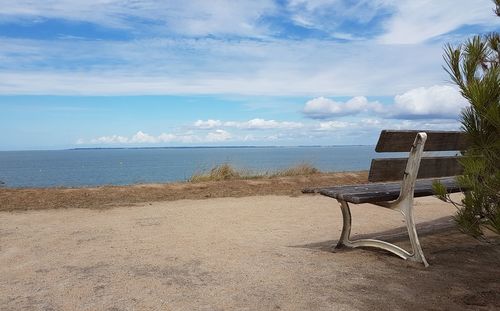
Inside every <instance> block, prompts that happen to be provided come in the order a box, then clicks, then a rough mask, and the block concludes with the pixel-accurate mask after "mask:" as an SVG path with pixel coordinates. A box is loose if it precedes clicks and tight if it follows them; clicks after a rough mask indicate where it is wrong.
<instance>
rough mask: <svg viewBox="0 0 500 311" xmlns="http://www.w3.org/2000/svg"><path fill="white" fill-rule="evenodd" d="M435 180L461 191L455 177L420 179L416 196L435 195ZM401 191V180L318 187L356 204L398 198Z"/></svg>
mask: <svg viewBox="0 0 500 311" xmlns="http://www.w3.org/2000/svg"><path fill="white" fill-rule="evenodd" d="M435 180H439V181H440V182H441V183H442V184H443V185H444V186H445V187H446V188H447V189H448V192H449V193H453V192H460V188H459V186H458V183H457V182H456V179H455V177H447V178H438V179H420V180H417V182H416V183H415V192H414V197H423V196H429V195H433V194H434V192H433V190H432V183H433V182H434V181H435ZM400 191H401V183H400V182H391V183H371V184H363V185H349V186H337V187H329V188H319V189H316V192H317V193H320V194H322V195H325V196H328V197H331V198H335V199H339V200H344V201H346V202H351V203H355V204H360V203H376V202H385V201H392V200H396V199H397V198H398V197H399V194H400Z"/></svg>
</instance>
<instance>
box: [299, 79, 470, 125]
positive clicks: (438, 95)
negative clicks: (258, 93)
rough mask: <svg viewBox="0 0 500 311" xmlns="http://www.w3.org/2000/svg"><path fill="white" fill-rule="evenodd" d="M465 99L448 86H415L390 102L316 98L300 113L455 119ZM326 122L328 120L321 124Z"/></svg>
mask: <svg viewBox="0 0 500 311" xmlns="http://www.w3.org/2000/svg"><path fill="white" fill-rule="evenodd" d="M467 105H468V102H467V101H466V100H465V99H464V98H463V97H462V96H461V95H460V93H459V91H458V90H457V89H456V88H454V87H451V86H448V85H434V86H431V87H428V88H426V87H419V88H415V89H411V90H409V91H406V92H404V93H403V94H400V95H396V96H395V97H394V103H392V104H388V105H382V104H381V103H379V102H369V101H368V100H367V99H366V97H363V96H357V97H353V98H351V99H349V100H348V101H346V102H339V101H334V100H331V99H329V98H325V97H317V98H314V99H311V100H309V101H308V102H306V104H305V106H304V109H303V110H302V112H303V113H304V115H305V116H306V117H309V118H311V119H332V118H337V117H342V116H354V115H358V114H369V115H377V116H380V117H383V118H396V119H418V118H426V119H433V118H435V119H456V118H457V117H458V115H459V114H460V111H461V110H462V109H463V108H464V107H466V106H467ZM325 124H328V123H325Z"/></svg>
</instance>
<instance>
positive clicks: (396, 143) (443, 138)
mask: <svg viewBox="0 0 500 311" xmlns="http://www.w3.org/2000/svg"><path fill="white" fill-rule="evenodd" d="M419 132H425V133H427V141H426V143H425V148H424V151H448V150H465V149H467V146H468V143H467V137H466V136H465V133H464V132H458V131H425V130H422V131H400V130H398V131H396V130H383V131H382V133H380V138H379V140H378V143H377V146H376V147H375V151H377V152H409V151H410V149H411V146H412V144H413V141H414V140H415V136H416V135H417V133H419Z"/></svg>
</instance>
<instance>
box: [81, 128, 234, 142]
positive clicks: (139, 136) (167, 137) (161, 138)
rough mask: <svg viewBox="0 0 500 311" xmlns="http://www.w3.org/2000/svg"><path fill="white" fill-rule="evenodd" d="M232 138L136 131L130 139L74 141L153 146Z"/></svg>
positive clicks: (112, 137)
mask: <svg viewBox="0 0 500 311" xmlns="http://www.w3.org/2000/svg"><path fill="white" fill-rule="evenodd" d="M231 138H232V135H231V134H230V133H229V132H227V131H224V130H215V131H213V132H209V133H207V134H206V135H193V134H191V133H189V132H188V133H180V134H172V133H162V134H160V135H158V136H153V135H150V134H148V133H144V132H143V131H138V132H137V133H135V134H134V135H132V136H131V137H127V136H120V135H110V136H101V137H97V138H92V139H89V140H85V139H83V138H79V139H78V140H77V141H76V144H77V145H115V144H121V145H140V144H142V145H144V144H149V145H154V144H159V143H182V144H191V143H202V144H203V143H213V142H222V141H227V140H230V139H231Z"/></svg>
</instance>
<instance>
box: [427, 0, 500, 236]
mask: <svg viewBox="0 0 500 311" xmlns="http://www.w3.org/2000/svg"><path fill="white" fill-rule="evenodd" d="M494 2H495V4H496V10H495V13H496V14H497V15H498V16H500V0H495V1H494ZM444 58H445V61H446V67H445V69H446V71H447V72H448V73H449V75H450V77H451V79H452V81H453V82H454V83H455V84H456V85H457V86H458V87H459V88H460V92H461V94H462V96H463V97H464V98H466V99H467V101H468V102H469V103H470V105H469V106H468V107H466V108H465V109H464V110H463V111H462V115H461V120H460V121H461V123H462V129H463V130H464V132H465V133H466V135H467V137H468V139H469V141H470V143H471V146H470V147H469V148H468V149H467V150H465V151H464V152H463V157H462V160H461V164H462V166H463V168H464V173H463V176H461V177H459V178H458V182H459V184H460V186H461V187H462V189H464V198H463V200H462V201H461V202H453V201H452V200H451V198H450V197H449V195H448V194H447V193H446V189H445V188H444V187H443V186H442V185H439V184H435V185H434V190H435V192H436V193H437V194H438V197H439V198H440V199H442V200H444V201H447V202H451V203H453V204H454V205H455V206H456V207H457V214H456V215H455V221H456V222H457V223H458V225H459V227H460V229H461V230H462V231H463V232H465V233H468V234H470V235H472V236H474V237H476V238H481V237H484V232H483V228H484V227H486V228H488V229H490V230H491V231H493V232H496V233H498V234H500V34H499V33H497V32H494V33H491V34H488V35H484V36H474V37H473V38H471V39H469V40H467V41H466V42H465V43H464V44H461V45H459V46H456V47H453V46H451V45H448V46H447V47H446V54H445V56H444Z"/></svg>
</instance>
